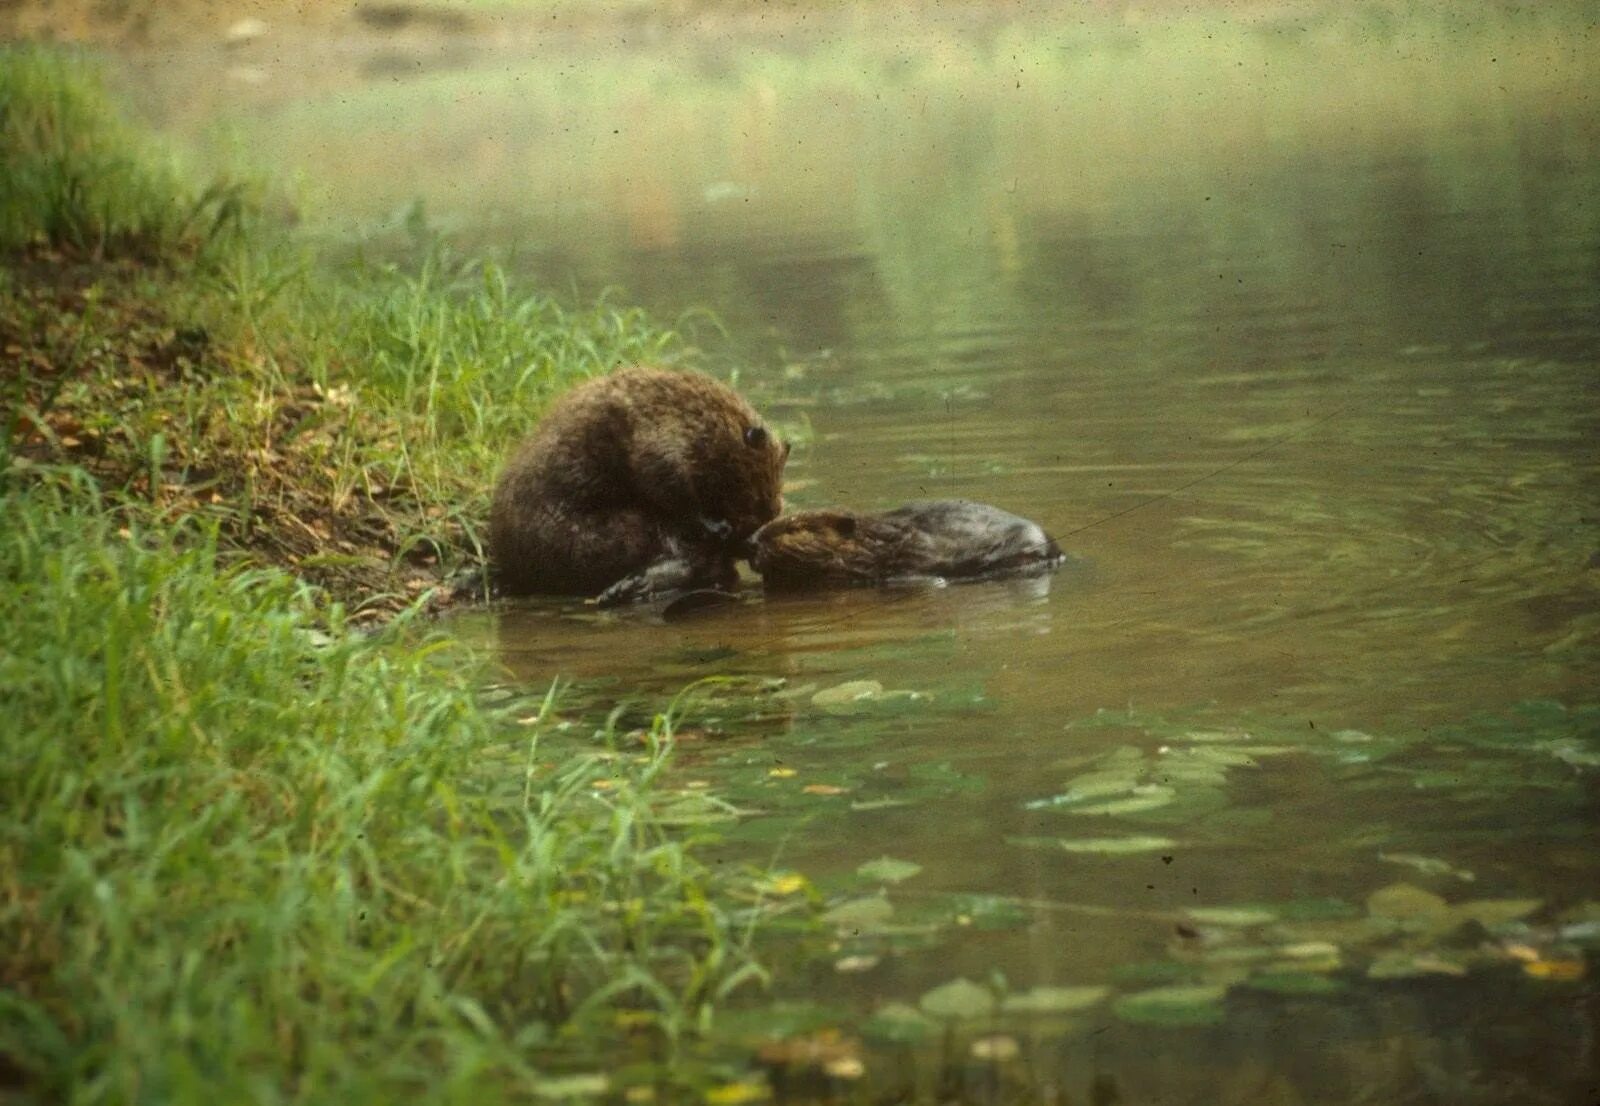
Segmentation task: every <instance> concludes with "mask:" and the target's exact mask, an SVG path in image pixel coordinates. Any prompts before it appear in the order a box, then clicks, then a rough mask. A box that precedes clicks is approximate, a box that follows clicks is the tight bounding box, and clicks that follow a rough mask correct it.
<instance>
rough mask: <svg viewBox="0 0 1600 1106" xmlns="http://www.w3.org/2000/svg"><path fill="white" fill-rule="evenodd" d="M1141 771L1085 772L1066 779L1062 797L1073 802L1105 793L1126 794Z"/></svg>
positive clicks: (1137, 783) (1133, 786)
mask: <svg viewBox="0 0 1600 1106" xmlns="http://www.w3.org/2000/svg"><path fill="white" fill-rule="evenodd" d="M1142 773H1143V770H1142V769H1140V768H1133V769H1121V768H1117V769H1111V770H1109V771H1103V772H1085V773H1084V774H1083V775H1081V776H1074V777H1073V778H1072V779H1070V780H1068V781H1067V786H1066V793H1065V795H1063V796H1062V797H1063V799H1066V800H1068V801H1074V802H1075V801H1078V800H1082V799H1098V798H1103V797H1105V796H1107V795H1126V794H1127V793H1128V792H1130V791H1132V790H1133V789H1134V788H1135V787H1137V786H1138V785H1139V777H1140V775H1142Z"/></svg>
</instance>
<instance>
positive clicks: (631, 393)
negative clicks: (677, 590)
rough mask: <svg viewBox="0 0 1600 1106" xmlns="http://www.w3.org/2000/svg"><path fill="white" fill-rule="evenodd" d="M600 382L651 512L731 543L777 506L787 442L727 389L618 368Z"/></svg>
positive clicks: (694, 376) (704, 380) (694, 377)
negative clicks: (619, 414) (621, 414)
mask: <svg viewBox="0 0 1600 1106" xmlns="http://www.w3.org/2000/svg"><path fill="white" fill-rule="evenodd" d="M608 386H609V390H610V391H611V393H612V394H613V395H614V396H615V397H616V398H617V401H618V402H619V403H621V404H622V406H623V407H624V409H625V410H626V412H627V417H626V422H627V426H628V431H627V433H628V438H629V440H628V443H627V445H626V447H625V450H624V453H625V455H626V457H627V459H628V460H627V464H628V467H629V469H630V476H631V479H632V483H633V485H634V487H635V489H636V491H637V494H638V495H639V497H640V498H641V499H642V500H643V501H644V502H646V503H649V504H651V505H652V506H653V508H654V511H655V513H656V514H657V515H658V516H660V517H663V518H674V519H677V520H679V521H680V523H681V524H682V525H683V526H684V527H685V528H687V529H689V530H690V531H691V532H694V533H696V534H697V535H699V536H705V537H709V538H710V539H712V540H713V541H714V542H715V543H716V544H719V545H724V546H735V545H741V544H742V543H744V542H745V541H746V540H747V539H749V537H750V535H752V534H754V533H755V532H756V530H758V529H759V528H760V527H761V525H762V524H763V523H765V522H767V521H769V520H771V519H774V518H776V517H777V516H778V514H779V513H780V512H781V511H782V510H783V490H782V489H783V466H784V463H785V462H786V461H787V460H788V459H789V445H788V443H787V442H781V441H779V440H778V437H777V435H775V434H773V433H772V431H771V430H769V429H768V428H767V426H766V425H765V424H764V423H763V422H762V421H761V416H760V415H758V414H757V413H756V411H755V409H754V408H753V407H751V406H750V405H749V404H748V403H746V402H745V401H744V399H743V398H741V397H740V396H739V394H738V393H737V392H735V391H733V389H731V388H729V387H728V386H727V385H725V384H721V383H719V382H718V381H716V380H713V379H711V378H710V377H708V376H705V375H702V374H700V373H689V372H666V371H663V370H659V369H625V370H622V371H620V372H617V373H613V374H612V375H611V377H610V378H608Z"/></svg>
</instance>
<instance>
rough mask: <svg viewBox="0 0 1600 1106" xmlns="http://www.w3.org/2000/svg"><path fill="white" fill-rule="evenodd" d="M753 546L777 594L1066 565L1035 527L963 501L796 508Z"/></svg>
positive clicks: (763, 530)
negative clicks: (882, 507)
mask: <svg viewBox="0 0 1600 1106" xmlns="http://www.w3.org/2000/svg"><path fill="white" fill-rule="evenodd" d="M751 546H752V552H751V556H750V563H751V565H753V566H754V567H755V569H756V571H757V572H759V573H761V578H762V580H763V582H764V583H765V584H766V585H767V586H768V587H769V588H777V589H795V588H814V587H830V586H839V585H850V584H867V585H872V584H884V583H892V582H894V581H897V580H912V579H919V578H920V579H928V578H940V579H948V580H957V579H975V578H986V577H992V576H1001V575H1008V574H1012V573H1025V572H1038V571H1044V570H1047V569H1050V568H1053V567H1055V566H1056V565H1058V564H1060V563H1061V560H1062V555H1061V550H1060V549H1059V548H1058V547H1057V545H1056V543H1055V542H1054V541H1053V540H1052V539H1051V538H1050V535H1048V534H1046V533H1045V532H1044V531H1043V530H1041V529H1040V528H1039V527H1038V525H1036V524H1035V523H1032V522H1029V521H1028V520H1027V519H1025V518H1018V517H1017V516H1016V515H1013V514H1010V513H1008V512H1006V511H1002V510H1000V509H999V508H998V507H991V506H989V505H988V504H986V503H972V502H970V501H968V500H965V499H939V500H930V501H927V502H919V503H909V504H907V505H906V506H904V507H901V508H899V509H897V510H893V511H886V512H884V513H882V514H865V513H862V512H858V511H842V510H821V511H797V512H795V513H794V514H792V515H785V516H784V517H782V518H779V519H774V520H773V521H772V522H769V523H767V524H766V525H765V526H763V527H762V528H761V529H760V530H758V531H756V536H755V538H754V539H752V542H751Z"/></svg>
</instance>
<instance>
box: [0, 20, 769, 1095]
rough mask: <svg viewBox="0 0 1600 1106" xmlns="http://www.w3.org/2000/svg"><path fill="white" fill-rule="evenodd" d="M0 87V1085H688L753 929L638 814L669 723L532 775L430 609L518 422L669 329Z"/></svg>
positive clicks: (472, 543) (715, 882) (573, 746)
mask: <svg viewBox="0 0 1600 1106" xmlns="http://www.w3.org/2000/svg"><path fill="white" fill-rule="evenodd" d="M0 93H3V99H0V151H3V153H4V159H5V169H6V172H5V173H4V174H0V257H3V258H4V259H5V265H4V267H3V268H0V346H4V348H5V349H6V350H7V354H6V357H7V362H6V364H7V366H8V370H9V369H10V367H11V366H13V365H14V366H15V367H16V371H15V372H14V373H13V372H10V371H8V372H7V374H6V376H5V377H3V378H0V396H3V399H0V517H3V518H4V519H5V524H4V526H3V527H0V620H3V624H4V625H5V627H6V647H5V649H4V650H3V651H0V734H3V737H0V1096H10V1095H11V1094H13V1093H16V1094H19V1095H20V1096H21V1097H22V1098H23V1099H24V1100H37V1101H73V1102H86V1103H87V1102H135V1101H143V1102H162V1103H184V1102H194V1103H214V1102H290V1101H292V1102H338V1103H358V1102H393V1101H401V1100H404V1101H413V1100H414V1101H472V1102H496V1101H530V1100H534V1099H539V1098H541V1096H543V1097H545V1098H548V1097H549V1096H551V1095H557V1096H558V1097H559V1093H560V1092H561V1091H562V1088H563V1087H566V1088H567V1089H569V1090H570V1089H571V1088H572V1087H574V1086H577V1087H583V1086H589V1087H591V1088H592V1087H594V1086H595V1085H597V1082H598V1078H599V1074H600V1073H601V1072H603V1071H605V1070H607V1065H609V1064H610V1063H611V1062H612V1061H613V1060H615V1058H617V1057H619V1056H626V1057H628V1058H630V1059H631V1060H633V1061H637V1062H638V1063H636V1064H635V1066H634V1067H633V1068H630V1069H629V1071H630V1072H632V1073H633V1074H631V1075H628V1076H627V1077H626V1078H625V1079H624V1078H622V1077H619V1076H618V1075H617V1074H615V1072H613V1073H612V1074H611V1075H610V1076H608V1077H607V1078H608V1081H609V1083H610V1085H611V1086H612V1087H613V1088H617V1087H619V1086H620V1085H621V1082H627V1081H628V1080H634V1081H639V1080H643V1081H655V1080H665V1081H667V1082H668V1083H670V1082H671V1081H672V1080H674V1079H678V1078H681V1077H684V1076H683V1075H682V1073H683V1072H684V1071H685V1070H687V1069H686V1068H685V1064H686V1063H687V1061H686V1060H685V1055H686V1053H685V1051H684V1050H685V1047H686V1042H690V1041H692V1040H693V1039H695V1038H696V1036H697V1035H698V1034H700V1033H701V1032H702V1031H703V1030H705V1029H706V1028H707V1027H708V1026H709V1025H710V1024H711V1023H712V1020H713V1017H714V1014H715V1012H716V1010H717V1009H718V1008H719V1007H720V1005H721V1004H722V1003H723V1002H724V1000H725V999H726V998H727V997H728V996H729V995H730V994H732V993H733V992H735V991H737V990H739V989H740V988H741V987H743V986H745V985H748V984H754V983H758V982H760V981H761V980H762V979H763V978H764V973H763V971H762V969H761V968H760V967H759V966H758V965H757V964H756V962H755V961H754V960H753V958H752V953H751V942H752V940H753V935H754V932H755V928H756V925H757V923H758V922H760V921H761V919H762V918H763V917H764V916H765V915H766V914H767V913H768V912H769V910H770V909H771V906H770V904H769V903H767V902H766V900H764V899H763V896H762V893H761V891H760V890H759V888H760V886H761V884H760V877H759V876H758V875H757V874H756V873H752V872H747V871H734V870H732V869H730V868H723V867H718V868H715V869H712V868H710V867H708V866H707V865H706V864H705V863H703V862H702V861H701V860H700V859H699V855H700V850H699V843H698V841H697V840H696V839H695V838H694V837H693V835H692V834H690V833H688V832H687V831H685V830H684V829H682V827H681V826H680V825H679V823H681V821H682V818H681V812H680V814H678V815H672V814H661V813H658V811H659V810H660V808H661V807H662V806H663V805H669V804H671V803H674V802H680V801H682V800H681V796H677V795H675V794H671V793H666V792H664V791H663V789H662V787H661V786H660V784H659V782H658V776H659V774H660V772H661V770H662V768H663V766H664V764H665V762H666V758H667V756H668V753H669V751H670V748H671V746H672V734H673V726H674V722H675V718H676V713H677V707H673V708H671V709H669V710H668V711H667V712H665V713H663V714H661V715H658V716H656V717H655V719H654V721H653V723H651V724H650V725H649V726H648V727H647V729H646V731H645V732H644V733H643V734H642V735H634V736H632V737H631V738H630V739H629V740H628V741H624V740H622V739H621V738H619V737H618V735H617V733H616V732H615V726H614V723H613V722H609V721H606V720H604V719H603V718H602V719H601V720H600V721H597V722H595V723H594V724H593V725H592V726H590V727H589V730H588V732H589V734H590V735H592V740H588V741H584V740H581V739H579V740H574V739H573V738H572V737H571V736H568V737H566V738H565V739H564V745H563V746H562V747H561V748H559V749H554V750H548V751H547V750H546V749H544V748H542V747H541V745H542V742H543V741H544V731H545V729H546V728H547V726H548V723H549V721H550V719H551V718H552V717H553V711H554V706H555V704H556V699H555V696H554V692H553V691H552V693H551V695H550V696H548V697H546V698H545V699H544V700H543V701H541V700H539V699H538V698H534V699H532V700H528V699H522V700H520V701H518V700H516V699H514V700H513V701H512V704H511V705H508V706H505V707H502V708H498V712H497V711H496V710H490V709H488V708H486V707H485V706H483V705H482V704H481V703H480V701H479V698H478V696H477V695H476V694H475V691H474V683H475V681H481V680H482V679H483V678H484V674H483V672H482V671H481V661H478V660H475V659H474V658H471V657H467V656H464V655H462V654H461V653H460V652H459V651H458V650H455V649H452V648H450V647H449V646H448V645H446V644H445V643H443V642H440V641H437V640H432V639H430V638H428V637H427V636H426V635H425V634H424V633H423V631H422V628H421V627H419V626H418V625H416V623H417V621H418V619H417V612H418V607H417V606H416V605H414V604H413V603H412V599H413V598H414V597H415V595H416V594H417V593H418V592H419V591H420V590H422V588H423V587H425V586H427V585H428V584H429V583H431V582H433V581H434V580H436V579H437V578H438V576H439V575H440V574H442V573H443V572H444V571H446V570H448V569H449V568H450V567H452V565H453V564H459V563H464V562H468V561H471V560H473V559H474V558H475V557H476V556H477V555H478V553H477V551H476V545H477V543H476V519H478V518H481V513H482V503H483V500H484V497H485V496H486V494H487V490H488V488H489V485H490V482H491V478H492V475H493V469H494V466H495V464H496V463H497V462H498V459H499V457H500V456H501V455H502V454H503V451H504V450H505V449H506V448H507V446H508V445H509V443H510V441H511V440H512V439H513V438H515V437H516V436H518V435H519V434H521V433H523V432H524V431H525V430H526V429H527V427H528V426H530V425H531V424H532V423H533V421H534V420H535V419H536V417H537V415H538V412H539V410H540V408H541V407H542V405H543V404H544V403H545V402H547V401H548V400H549V398H550V397H551V396H552V395H554V394H555V393H556V392H558V391H559V390H560V389H561V388H562V387H565V386H567V385H568V384H570V383H572V382H573V381H576V380H580V379H583V378H584V377H585V376H587V375H589V374H592V373H596V372H601V371H604V370H606V369H607V368H609V367H611V366H612V365H614V364H616V363H618V362H623V361H635V360H640V359H647V358H648V359H657V360H661V359H670V358H672V357H675V356H678V355H680V354H681V352H682V350H681V343H680V342H679V340H678V339H677V337H676V335H674V334H673V332H672V331H670V330H668V329H664V328H660V327H657V326H654V325H652V324H651V323H650V322H649V320H647V319H645V318H643V317H642V316H641V315H640V314H639V313H638V312H635V311H631V310H627V309H622V308H619V307H615V306H613V305H610V304H607V303H601V304H598V305H595V306H591V307H579V308H574V307H570V306H566V305H563V304H560V303H558V302H556V301H555V300H552V299H550V298H547V297H544V296H541V295H538V294H537V293H534V292H532V291H529V290H526V289H518V288H516V287H514V286H513V284H512V282H511V281H510V280H509V279H508V278H507V277H506V276H505V275H504V274H503V273H502V272H501V271H499V270H498V269H496V268H494V267H492V266H488V265H480V264H473V263H465V262H459V261H456V262H452V261H449V260H447V259H446V257H445V253H444V251H443V250H442V249H441V248H440V247H438V245H437V244H436V243H435V244H430V245H428V247H427V248H426V249H424V250H422V251H421V260H420V262H419V263H418V264H416V265H413V266H410V267H405V268H402V267H398V266H393V265H382V264H370V263H362V264H355V265H335V264H333V263H332V262H329V261H327V260H326V259H324V258H322V257H319V256H318V255H316V254H315V253H314V252H312V251H311V250H310V249H309V248H308V247H306V246H305V245H303V244H302V243H300V242H298V241H297V240H295V239H294V238H293V237H292V236H290V235H289V234H288V233H286V232H284V231H282V230H279V229H276V228H275V227H274V226H273V225H272V224H271V223H270V221H268V220H266V219H265V218H263V217H262V216H260V215H259V213H258V212H257V211H256V210H255V209H253V207H252V205H251V204H249V203H247V202H246V200H247V198H248V197H249V196H250V195H251V194H261V193H260V190H257V189H246V188H239V187H232V186H228V187H222V186H218V187H214V188H210V189H204V188H199V189H196V188H191V187H188V186H187V184H186V178H185V176H184V175H183V173H182V171H181V170H180V169H179V168H177V167H176V166H175V165H174V164H173V163H172V162H171V161H170V159H168V158H166V157H165V156H164V155H161V154H159V153H157V152H153V147H152V146H151V144H150V142H149V140H148V139H147V138H146V137H144V136H142V135H140V134H139V133H138V132H137V131H135V130H133V129H131V128H129V127H128V126H127V125H126V124H124V123H123V122H121V121H120V120H119V119H118V117H117V116H116V114H115V112H113V111H112V110H111V108H110V107H109V106H108V104H107V101H106V99H105V96H104V93H103V92H102V91H101V90H100V89H99V88H98V86H97V84H96V82H95V80H94V77H93V74H92V73H91V72H89V71H87V70H85V69H84V68H83V67H82V66H81V65H79V64H76V63H72V62H69V61H64V60H62V59H61V58H59V57H56V56H53V55H50V54H48V53H44V52H41V51H38V50H32V49H9V50H5V51H3V52H0ZM374 562H376V564H374ZM408 571H411V572H414V573H421V575H413V576H411V577H409V578H408V577H406V575H405V574H406V572H408ZM385 586H387V587H390V588H391V593H390V594H379V593H376V592H375V591H374V589H375V588H380V587H385ZM377 611H387V612H394V611H399V612H401V613H400V614H399V617H398V618H397V619H395V620H394V621H393V622H392V623H391V624H390V625H389V626H388V627H387V628H385V629H384V630H382V631H381V632H379V633H376V634H374V633H370V632H368V631H369V630H370V624H371V622H372V621H373V620H372V619H371V618H369V617H367V616H369V615H371V614H373V613H374V612H377ZM579 732H580V733H582V732H583V731H582V730H581V729H580V731H579ZM669 823H671V825H669ZM673 826H678V828H673ZM696 1047H698V1046H696ZM696 1063H699V1061H696ZM695 1070H697V1071H699V1070H702V1069H701V1068H696V1069H695ZM735 1070H736V1069H735ZM573 1077H577V1082H576V1083H572V1082H570V1080H571V1079H572V1078H573ZM563 1078H565V1079H568V1080H569V1082H568V1083H565V1084H563V1083H561V1082H559V1081H555V1082H553V1080H560V1079H563ZM619 1079H620V1080H621V1082H619Z"/></svg>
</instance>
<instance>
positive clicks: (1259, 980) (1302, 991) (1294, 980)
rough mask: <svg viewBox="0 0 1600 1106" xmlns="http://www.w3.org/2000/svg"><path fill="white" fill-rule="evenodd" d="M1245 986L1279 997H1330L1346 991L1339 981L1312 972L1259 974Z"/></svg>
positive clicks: (1246, 982)
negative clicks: (1337, 992)
mask: <svg viewBox="0 0 1600 1106" xmlns="http://www.w3.org/2000/svg"><path fill="white" fill-rule="evenodd" d="M1245 985H1246V986H1248V987H1253V988H1254V989H1256V990H1258V991H1271V992H1272V993H1274V994H1279V995H1329V994H1333V993H1334V992H1336V991H1342V990H1344V984H1343V983H1341V982H1340V981H1339V980H1337V979H1329V978H1328V977H1327V976H1325V975H1316V974H1314V973H1312V972H1257V973H1256V974H1255V975H1253V976H1251V977H1250V978H1249V979H1247V980H1246V981H1245Z"/></svg>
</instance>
